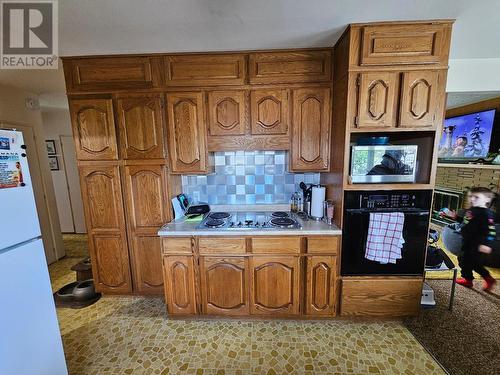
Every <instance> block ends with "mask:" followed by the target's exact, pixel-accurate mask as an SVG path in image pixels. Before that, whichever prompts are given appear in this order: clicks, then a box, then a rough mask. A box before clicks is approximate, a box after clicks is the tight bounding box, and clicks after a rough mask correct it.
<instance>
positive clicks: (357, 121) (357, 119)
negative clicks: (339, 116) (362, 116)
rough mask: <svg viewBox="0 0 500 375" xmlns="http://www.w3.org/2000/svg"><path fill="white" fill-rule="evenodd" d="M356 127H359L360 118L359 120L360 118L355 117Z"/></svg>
mask: <svg viewBox="0 0 500 375" xmlns="http://www.w3.org/2000/svg"><path fill="white" fill-rule="evenodd" d="M354 125H359V118H358V116H355V117H354Z"/></svg>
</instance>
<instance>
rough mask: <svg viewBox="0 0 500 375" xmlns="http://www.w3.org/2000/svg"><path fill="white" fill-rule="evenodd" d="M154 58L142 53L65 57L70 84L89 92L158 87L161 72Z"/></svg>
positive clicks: (77, 89) (67, 86) (71, 87)
mask: <svg viewBox="0 0 500 375" xmlns="http://www.w3.org/2000/svg"><path fill="white" fill-rule="evenodd" d="M153 60H154V59H153ZM151 61H152V60H151V59H150V58H149V57H140V56H137V57H98V58H90V59H89V58H75V59H70V60H66V59H65V60H64V71H65V74H66V88H67V90H68V92H78V91H80V92H85V91H109V90H115V89H116V90H120V89H146V88H151V87H155V86H158V84H159V82H158V75H157V74H155V73H154V71H155V69H153V66H152V65H153V64H152V63H151Z"/></svg>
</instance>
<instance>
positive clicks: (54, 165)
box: [49, 156, 59, 171]
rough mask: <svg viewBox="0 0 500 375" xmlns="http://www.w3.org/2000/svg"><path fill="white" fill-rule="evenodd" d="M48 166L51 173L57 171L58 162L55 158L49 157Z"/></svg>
mask: <svg viewBox="0 0 500 375" xmlns="http://www.w3.org/2000/svg"><path fill="white" fill-rule="evenodd" d="M49 166H50V170H51V171H58V170H59V161H58V160H57V156H49Z"/></svg>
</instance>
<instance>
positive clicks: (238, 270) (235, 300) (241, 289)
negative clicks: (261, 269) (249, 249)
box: [200, 257, 250, 315]
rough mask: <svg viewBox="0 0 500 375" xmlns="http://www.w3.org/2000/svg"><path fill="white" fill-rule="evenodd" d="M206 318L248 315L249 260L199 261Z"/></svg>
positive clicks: (202, 259)
mask: <svg viewBox="0 0 500 375" xmlns="http://www.w3.org/2000/svg"><path fill="white" fill-rule="evenodd" d="M200 274H201V295H202V309H203V313H205V314H216V315H248V314H249V311H250V310H249V302H248V259H245V258H243V257H241V258H237V257H200Z"/></svg>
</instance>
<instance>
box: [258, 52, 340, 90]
mask: <svg viewBox="0 0 500 375" xmlns="http://www.w3.org/2000/svg"><path fill="white" fill-rule="evenodd" d="M331 55H332V52H331V49H326V50H322V51H295V52H259V53H251V54H250V58H249V80H250V83H252V84H254V83H257V84H260V83H284V82H290V83H291V82H322V81H329V80H330V79H331Z"/></svg>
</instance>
